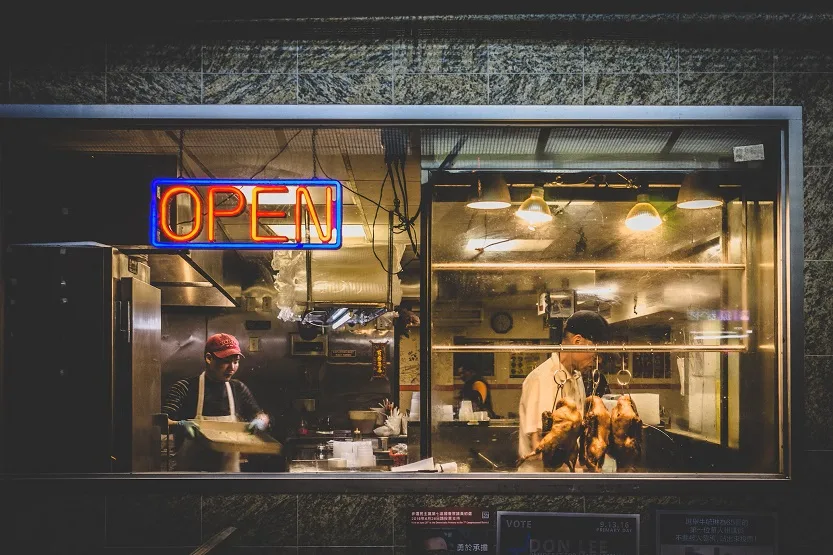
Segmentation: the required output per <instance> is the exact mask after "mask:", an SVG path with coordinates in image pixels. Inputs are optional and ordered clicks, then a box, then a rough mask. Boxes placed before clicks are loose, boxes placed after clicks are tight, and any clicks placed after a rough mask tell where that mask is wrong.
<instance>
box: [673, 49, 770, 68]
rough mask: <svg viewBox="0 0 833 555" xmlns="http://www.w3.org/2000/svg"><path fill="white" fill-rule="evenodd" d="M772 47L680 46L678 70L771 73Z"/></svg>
mask: <svg viewBox="0 0 833 555" xmlns="http://www.w3.org/2000/svg"><path fill="white" fill-rule="evenodd" d="M772 56H773V54H772V49H769V48H741V47H737V48H728V47H723V48H721V47H712V46H697V47H694V46H680V71H682V72H701V73H703V72H714V73H732V72H739V73H762V72H764V73H771V72H772Z"/></svg>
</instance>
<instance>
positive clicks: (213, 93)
mask: <svg viewBox="0 0 833 555" xmlns="http://www.w3.org/2000/svg"><path fill="white" fill-rule="evenodd" d="M297 83H298V77H297V75H296V74H294V73H292V74H286V73H282V74H263V73H256V74H230V73H223V74H208V73H206V74H204V75H203V103H204V104H294V103H295V102H296V100H297V93H298V91H297V89H298V84H297Z"/></svg>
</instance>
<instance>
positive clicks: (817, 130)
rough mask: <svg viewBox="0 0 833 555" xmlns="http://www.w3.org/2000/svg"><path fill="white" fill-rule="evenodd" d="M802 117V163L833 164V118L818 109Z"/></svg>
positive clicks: (808, 164) (811, 164) (806, 164)
mask: <svg viewBox="0 0 833 555" xmlns="http://www.w3.org/2000/svg"><path fill="white" fill-rule="evenodd" d="M776 77H777V76H776ZM803 119H804V121H803V125H804V128H803V130H802V131H803V133H802V134H803V136H804V165H805V166H830V165H833V120H831V119H830V117H829V116H825V115H822V114H821V113H820V112H819V111H814V112H813V113H811V114H808V113H807V112H805V113H804V118H803Z"/></svg>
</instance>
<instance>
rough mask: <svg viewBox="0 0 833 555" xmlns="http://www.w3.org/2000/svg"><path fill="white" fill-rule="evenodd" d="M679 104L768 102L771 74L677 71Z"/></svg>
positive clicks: (723, 104) (758, 103) (708, 104)
mask: <svg viewBox="0 0 833 555" xmlns="http://www.w3.org/2000/svg"><path fill="white" fill-rule="evenodd" d="M680 105H683V106H685V105H688V106H695V105H703V106H770V105H772V75H771V74H761V73H680Z"/></svg>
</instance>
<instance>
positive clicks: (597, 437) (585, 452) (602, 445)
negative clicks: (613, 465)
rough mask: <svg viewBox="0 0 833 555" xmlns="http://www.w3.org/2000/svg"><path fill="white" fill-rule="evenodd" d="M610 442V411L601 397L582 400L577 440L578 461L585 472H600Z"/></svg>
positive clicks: (592, 396)
mask: <svg viewBox="0 0 833 555" xmlns="http://www.w3.org/2000/svg"><path fill="white" fill-rule="evenodd" d="M609 443H610V413H609V412H608V410H607V407H605V404H604V402H603V401H602V398H601V397H599V396H597V395H591V396H589V397H588V398H587V399H585V401H584V419H583V421H582V433H581V439H580V441H579V462H580V463H581V465H582V466H583V467H584V469H585V470H586V471H587V472H601V471H602V466H603V465H604V462H605V455H606V453H607V450H608V445H609Z"/></svg>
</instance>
